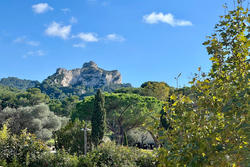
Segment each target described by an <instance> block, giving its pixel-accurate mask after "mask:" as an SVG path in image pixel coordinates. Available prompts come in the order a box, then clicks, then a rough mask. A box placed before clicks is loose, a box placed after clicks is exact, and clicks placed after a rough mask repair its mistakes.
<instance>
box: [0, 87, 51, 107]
mask: <svg viewBox="0 0 250 167" xmlns="http://www.w3.org/2000/svg"><path fill="white" fill-rule="evenodd" d="M40 103H46V104H47V103H49V97H48V96H47V95H45V94H42V93H41V91H40V90H39V89H37V88H30V89H28V90H27V91H20V90H18V89H15V88H10V87H5V86H0V111H1V110H3V109H4V108H6V107H10V108H18V107H25V106H32V105H38V104H40Z"/></svg>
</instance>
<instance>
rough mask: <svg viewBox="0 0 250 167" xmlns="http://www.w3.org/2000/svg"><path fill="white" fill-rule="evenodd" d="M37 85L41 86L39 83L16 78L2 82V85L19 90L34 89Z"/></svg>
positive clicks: (5, 79)
mask: <svg viewBox="0 0 250 167" xmlns="http://www.w3.org/2000/svg"><path fill="white" fill-rule="evenodd" d="M37 84H39V82H38V81H31V80H26V79H19V78H16V77H8V78H2V79H1V80H0V85H3V86H9V87H12V88H17V89H24V90H25V89H29V88H34V87H35V86H36V85H37Z"/></svg>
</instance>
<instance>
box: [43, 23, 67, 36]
mask: <svg viewBox="0 0 250 167" xmlns="http://www.w3.org/2000/svg"><path fill="white" fill-rule="evenodd" d="M70 32H71V25H68V26H62V25H61V24H59V23H57V22H52V23H51V24H50V25H49V26H48V28H47V29H46V30H45V33H46V34H47V35H48V36H55V37H60V38H62V39H67V38H68V36H69V34H70Z"/></svg>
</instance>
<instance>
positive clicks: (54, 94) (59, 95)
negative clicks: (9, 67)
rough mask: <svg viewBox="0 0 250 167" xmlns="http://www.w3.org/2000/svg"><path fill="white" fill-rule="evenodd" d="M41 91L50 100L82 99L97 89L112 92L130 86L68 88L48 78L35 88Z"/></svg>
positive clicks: (74, 86) (76, 86) (78, 86)
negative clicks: (73, 97)
mask: <svg viewBox="0 0 250 167" xmlns="http://www.w3.org/2000/svg"><path fill="white" fill-rule="evenodd" d="M36 87H37V88H39V89H41V91H42V92H43V93H45V94H47V95H48V96H49V97H50V98H51V99H59V100H63V99H64V98H67V97H70V96H78V97H80V99H83V98H84V97H86V96H92V95H94V94H95V93H96V92H97V90H98V89H101V90H102V91H106V92H114V91H115V90H116V89H119V88H127V87H131V85H130V84H110V85H103V86H100V87H91V86H85V85H73V86H68V87H63V86H61V85H59V84H55V83H54V82H53V78H50V77H49V78H48V79H46V80H44V81H43V82H42V83H41V84H39V85H37V86H36Z"/></svg>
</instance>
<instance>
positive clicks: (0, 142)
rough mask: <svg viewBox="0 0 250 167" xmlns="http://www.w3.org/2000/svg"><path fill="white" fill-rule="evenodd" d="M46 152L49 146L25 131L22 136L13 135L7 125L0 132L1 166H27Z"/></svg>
mask: <svg viewBox="0 0 250 167" xmlns="http://www.w3.org/2000/svg"><path fill="white" fill-rule="evenodd" d="M45 151H47V146H46V145H45V144H44V143H43V142H42V141H40V140H38V139H36V137H35V136H34V135H32V134H30V133H27V132H26V131H25V130H23V131H22V132H21V134H20V135H12V134H11V133H10V132H9V129H8V127H7V125H6V124H4V125H3V128H2V129H1V130H0V164H1V165H6V164H9V165H8V166H25V165H27V163H28V159H35V158H36V157H37V156H38V155H39V154H41V153H43V152H45ZM27 158H28V159H27ZM19 162H20V164H19Z"/></svg>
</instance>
